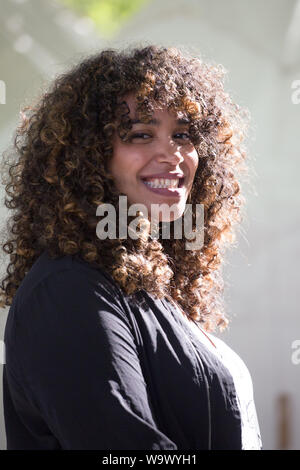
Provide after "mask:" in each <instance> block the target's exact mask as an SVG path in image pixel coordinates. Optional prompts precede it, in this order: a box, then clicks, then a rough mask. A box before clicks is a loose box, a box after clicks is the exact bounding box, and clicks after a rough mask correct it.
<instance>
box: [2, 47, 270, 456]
mask: <svg viewBox="0 0 300 470" xmlns="http://www.w3.org/2000/svg"><path fill="white" fill-rule="evenodd" d="M223 73H224V72H223V69H222V68H221V67H220V66H218V67H217V66H212V65H209V64H205V63H203V62H202V61H201V60H200V59H198V58H195V57H189V56H188V55H184V54H182V53H181V52H180V51H179V50H177V49H175V48H163V47H156V46H147V47H145V48H136V49H133V50H131V51H123V52H117V51H114V50H106V51H103V52H100V53H99V54H96V55H94V56H92V57H89V58H87V59H86V60H84V61H83V62H82V63H80V64H79V65H78V66H76V67H74V68H73V69H72V70H71V71H69V72H68V73H65V74H64V75H62V76H60V77H58V78H57V79H56V80H55V82H54V83H53V85H52V88H51V89H50V90H49V91H48V92H47V93H45V94H44V96H43V97H42V98H41V100H40V102H39V103H38V104H37V105H36V106H35V107H33V108H29V109H27V112H28V114H27V115H26V114H25V113H24V114H23V123H22V125H20V127H19V128H18V131H17V135H16V139H15V148H14V151H15V152H16V153H17V156H18V158H17V162H16V163H14V164H13V163H12V162H9V161H8V168H10V171H9V178H10V179H9V178H8V180H7V181H6V183H7V186H6V191H7V194H8V196H9V197H10V198H11V199H10V200H8V199H6V206H7V207H8V208H10V209H13V210H14V216H13V219H12V223H11V227H10V228H9V230H10V234H9V235H7V236H6V239H5V240H4V241H5V243H3V250H4V251H5V253H7V254H9V255H10V264H9V266H8V268H7V276H6V277H5V279H4V280H3V281H2V298H3V302H2V305H3V306H5V305H10V310H9V314H8V319H7V323H6V328H5V336H4V342H5V347H6V364H5V366H4V372H3V386H4V411H5V426H6V433H7V448H8V449H110V450H113V449H120V450H123V449H132V450H135V449H144V450H145V449H250V448H251V449H259V448H260V447H261V441H260V436H259V427H258V424H257V419H256V411H255V406H254V403H253V393H252V382H251V377H250V375H249V372H248V370H247V368H246V366H245V364H244V363H243V362H242V360H241V359H240V358H239V357H238V356H237V355H236V354H235V353H234V352H233V351H232V350H231V349H230V348H229V347H228V346H226V345H225V343H224V342H223V341H222V340H220V339H218V338H217V337H215V336H213V335H212V334H211V332H213V331H214V330H215V329H216V328H217V327H219V328H220V329H224V328H225V327H226V325H227V323H228V319H227V316H226V314H225V311H224V308H223V304H222V276H221V263H222V257H223V249H224V247H225V246H226V245H227V244H228V243H230V242H232V241H233V235H234V231H233V228H234V225H235V223H236V222H237V221H238V219H239V211H240V206H241V203H242V197H241V194H240V184H239V177H240V174H241V171H242V170H243V169H245V168H246V167H245V165H244V160H245V151H244V149H243V145H242V142H243V137H244V133H245V127H246V126H245V124H246V117H245V114H244V113H243V112H242V111H241V110H240V109H239V107H238V106H237V105H235V104H234V103H233V102H232V101H231V99H230V97H229V96H228V95H227V94H226V93H225V92H224V89H223V81H222V80H223ZM25 111H26V110H25ZM121 197H123V199H121ZM124 197H125V206H124V204H123V203H124ZM120 201H122V204H123V205H121V204H120ZM104 204H105V206H104ZM135 204H138V206H134V205H135ZM161 204H162V205H163V207H162V210H161V211H160V212H156V210H157V206H159V205H161ZM199 206H200V207H202V208H203V221H204V226H200V225H199V220H198V219H197V216H196V211H197V207H198V208H199ZM111 207H112V208H113V209H114V210H115V214H113V213H109V214H108V215H107V217H106V219H105V218H103V217H102V219H101V218H99V215H102V216H103V215H104V211H103V210H102V209H103V208H105V209H107V211H108V212H109V209H110V208H111ZM124 207H125V211H124ZM133 208H138V211H136V212H135V213H133V212H130V210H132V209H133ZM186 208H191V215H192V216H191V217H190V219H187V220H189V223H190V224H192V225H191V227H190V230H189V233H188V234H186V232H185V230H182V236H181V237H176V236H175V231H174V227H175V224H177V228H178V227H181V228H184V227H185V225H184V224H185V216H187V211H186ZM169 209H172V210H169ZM124 213H125V214H126V220H125V219H124ZM114 215H115V217H114ZM137 216H138V217H137ZM133 222H134V224H135V225H134V224H133ZM178 222H179V225H178ZM124 224H125V228H126V234H125V236H124ZM186 225H188V223H186ZM166 227H168V228H169V229H170V236H163V230H164V229H165V228H166ZM136 228H138V230H136ZM107 229H108V230H107ZM120 229H122V233H121V234H120ZM127 229H128V230H127ZM201 231H202V232H201ZM191 233H192V234H193V236H194V239H195V238H197V237H198V239H201V237H200V238H199V233H200V234H201V233H202V234H203V239H202V240H203V242H202V244H200V245H199V244H198V245H197V244H196V245H192V248H191V245H190V246H187V241H188V240H189V241H190V240H191V237H190V236H187V235H191Z"/></svg>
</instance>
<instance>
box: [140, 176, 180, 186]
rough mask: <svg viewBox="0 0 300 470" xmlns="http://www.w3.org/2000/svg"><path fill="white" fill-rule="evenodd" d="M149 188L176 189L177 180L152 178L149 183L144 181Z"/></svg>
mask: <svg viewBox="0 0 300 470" xmlns="http://www.w3.org/2000/svg"><path fill="white" fill-rule="evenodd" d="M144 183H145V184H147V186H150V187H151V188H178V183H179V179H178V178H176V179H167V178H154V179H153V180H151V181H144Z"/></svg>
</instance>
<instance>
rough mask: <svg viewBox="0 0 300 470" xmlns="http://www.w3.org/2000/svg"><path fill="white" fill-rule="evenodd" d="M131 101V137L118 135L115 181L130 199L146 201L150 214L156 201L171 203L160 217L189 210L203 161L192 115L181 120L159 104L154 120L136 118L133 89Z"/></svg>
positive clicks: (113, 169) (131, 201) (176, 215)
mask: <svg viewBox="0 0 300 470" xmlns="http://www.w3.org/2000/svg"><path fill="white" fill-rule="evenodd" d="M126 103H127V104H128V106H129V109H130V114H129V116H130V118H131V119H132V120H133V125H132V129H131V130H130V131H129V133H128V140H127V141H126V142H125V141H122V140H121V139H120V137H119V136H118V135H115V137H114V142H113V156H112V159H111V161H110V166H109V169H110V171H111V173H112V175H113V177H114V179H115V184H116V186H117V188H118V190H119V191H120V192H121V193H124V194H125V195H126V196H127V198H128V202H129V204H134V203H140V204H144V205H145V206H146V207H147V209H148V217H149V219H151V214H152V216H154V215H155V213H154V212H153V210H154V207H155V206H154V205H160V204H166V206H165V209H164V210H162V211H160V213H159V220H160V221H171V220H176V219H177V218H179V217H181V216H182V214H183V212H184V209H185V204H186V200H187V197H188V195H189V193H190V191H191V188H192V185H193V181H194V176H195V172H196V169H197V166H198V154H197V151H196V149H195V147H194V145H193V144H192V142H191V140H190V138H189V133H188V129H189V124H188V121H187V120H185V121H184V120H181V121H180V120H178V116H176V115H173V114H171V113H169V112H168V110H167V109H158V108H155V109H154V114H153V118H152V122H150V123H149V124H145V123H142V122H140V121H139V122H135V121H137V116H136V113H135V110H136V102H135V98H134V96H133V95H128V97H127V98H126ZM183 178H184V179H183ZM178 186H179V187H178ZM171 206H172V210H171V211H170V207H171ZM156 207H157V206H156ZM156 220H157V216H156Z"/></svg>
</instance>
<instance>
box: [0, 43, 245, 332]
mask: <svg viewBox="0 0 300 470" xmlns="http://www.w3.org/2000/svg"><path fill="white" fill-rule="evenodd" d="M225 73H226V72H225V69H224V68H223V67H222V66H221V65H215V64H208V63H206V62H203V61H202V60H201V59H200V58H198V57H194V56H193V55H191V54H189V53H187V52H182V51H181V50H180V49H179V48H173V47H172V48H167V47H162V46H155V45H148V46H146V47H145V46H144V47H135V48H128V49H126V50H123V51H117V50H114V49H109V50H104V51H101V52H99V53H97V54H94V55H91V56H89V57H87V58H85V59H84V60H83V61H81V62H80V63H79V64H76V65H74V66H73V67H72V69H71V70H69V71H67V72H66V73H63V74H61V75H60V76H58V77H57V78H56V79H55V80H54V81H53V83H52V84H51V85H50V87H49V90H48V91H46V92H43V93H42V96H41V97H40V98H39V99H38V100H37V102H36V103H35V104H32V105H31V106H26V107H25V108H24V109H23V111H22V113H21V115H22V120H21V123H20V124H19V126H18V128H17V130H16V132H15V135H14V139H13V144H12V146H11V147H10V150H7V151H6V152H4V154H3V155H4V156H8V158H7V159H6V160H4V161H3V162H2V175H3V180H2V184H4V185H6V186H5V191H6V194H7V197H5V201H4V202H5V206H6V207H7V208H8V209H12V210H13V215H11V217H10V218H9V220H8V221H7V223H6V226H5V228H4V229H3V231H2V236H3V239H2V242H1V248H2V250H3V251H4V252H5V253H6V254H9V255H10V262H9V264H8V266H7V269H6V276H5V277H4V279H3V280H2V282H1V291H0V298H1V307H2V308H3V307H5V306H6V305H11V303H12V299H13V297H14V294H15V293H16V291H17V289H18V286H19V285H20V283H21V282H22V279H23V278H24V276H25V275H26V273H27V272H28V271H29V269H30V268H31V266H32V265H33V263H34V262H35V260H36V259H37V258H38V257H39V256H40V255H41V254H42V252H43V251H45V250H46V251H47V252H48V254H49V256H51V257H52V258H57V257H60V256H64V255H72V256H73V255H74V256H75V257H80V258H81V259H83V260H85V261H86V262H88V263H90V264H91V265H93V266H94V267H98V268H101V269H105V270H106V272H108V273H109V274H110V275H111V276H112V278H113V279H114V280H115V282H117V283H118V285H119V286H120V287H121V289H122V291H123V292H124V294H125V295H128V296H130V297H131V298H132V299H134V297H135V293H136V292H137V291H139V290H141V289H144V290H146V291H147V292H149V293H151V294H153V295H154V296H155V297H156V298H163V297H166V298H168V299H169V300H170V301H171V302H174V304H175V305H176V306H177V307H179V308H180V309H181V311H182V313H184V314H185V315H186V316H187V317H188V318H191V319H193V320H194V321H196V322H199V324H201V326H202V327H203V328H204V329H205V330H207V331H213V330H215V329H216V328H217V327H219V328H220V330H221V331H222V330H223V329H224V328H225V327H226V326H227V324H228V322H229V320H228V317H227V315H226V312H225V308H224V298H223V297H224V296H223V293H224V292H223V291H224V280H223V276H222V271H221V268H222V262H223V258H224V249H225V247H226V246H228V245H229V244H233V242H234V241H235V239H236V237H235V226H236V223H237V222H238V221H240V220H241V211H240V209H241V206H242V205H243V202H244V197H243V196H242V195H241V176H242V174H243V173H247V165H246V163H245V160H246V155H247V152H246V150H245V148H244V146H243V141H244V138H245V134H246V130H247V126H248V112H247V111H246V110H244V109H241V108H240V107H239V106H238V105H237V104H235V103H234V102H233V101H232V99H231V98H230V97H229V95H228V93H226V92H225V91H224V76H225ZM129 93H134V96H135V97H136V100H137V103H138V108H137V109H138V112H139V113H142V114H144V115H146V116H149V115H151V112H152V111H153V105H154V104H155V103H159V104H161V105H162V106H164V107H167V108H168V109H171V108H172V109H175V110H177V111H181V112H183V113H185V115H186V116H188V118H189V120H190V128H189V132H190V135H191V139H192V142H193V144H194V146H195V148H196V150H197V153H198V156H199V163H198V167H197V170H196V174H195V178H194V182H193V186H192V190H191V192H190V194H189V196H188V199H187V203H189V204H192V207H193V215H192V216H193V228H194V229H195V213H194V212H195V205H196V204H202V205H203V209H204V243H203V246H202V248H201V249H198V250H186V249H185V248H184V246H185V243H186V241H187V240H186V238H185V236H183V237H182V238H181V239H175V238H174V237H171V238H170V239H159V238H158V239H153V238H152V237H150V235H149V227H148V226H147V225H146V228H144V230H141V231H140V234H139V236H138V238H137V239H136V240H134V239H132V238H130V237H128V238H126V239H118V238H116V239H113V240H112V239H105V240H102V239H99V237H97V236H96V226H97V223H98V221H99V218H98V219H97V217H96V209H97V207H98V206H99V205H100V204H103V203H107V202H109V203H112V204H114V206H115V207H116V210H118V207H117V201H118V197H119V195H120V193H119V191H118V190H117V188H116V186H115V183H114V179H113V177H112V175H111V173H110V172H109V170H108V163H109V161H110V159H111V158H112V156H113V143H112V142H113V137H114V135H115V133H116V132H117V133H118V135H119V136H120V137H121V138H122V139H124V138H126V133H127V132H128V130H129V129H130V128H131V122H130V119H129V116H128V107H127V106H126V103H124V96H126V95H128V94H129ZM11 157H12V160H11ZM141 220H142V218H141ZM170 224H171V225H172V224H173V222H170ZM144 227H145V225H144ZM171 232H172V231H171Z"/></svg>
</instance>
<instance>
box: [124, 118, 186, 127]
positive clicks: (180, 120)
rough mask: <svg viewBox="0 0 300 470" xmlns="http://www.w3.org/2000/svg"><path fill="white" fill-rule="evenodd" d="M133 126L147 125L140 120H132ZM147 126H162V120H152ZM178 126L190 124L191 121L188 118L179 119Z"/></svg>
mask: <svg viewBox="0 0 300 470" xmlns="http://www.w3.org/2000/svg"><path fill="white" fill-rule="evenodd" d="M131 124H145V122H144V121H141V120H140V119H131ZM147 124H153V125H155V126H159V125H160V124H161V120H160V119H156V118H153V119H150V121H148V122H147ZM176 124H182V125H183V124H190V121H189V119H187V118H180V119H177V121H176Z"/></svg>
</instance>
